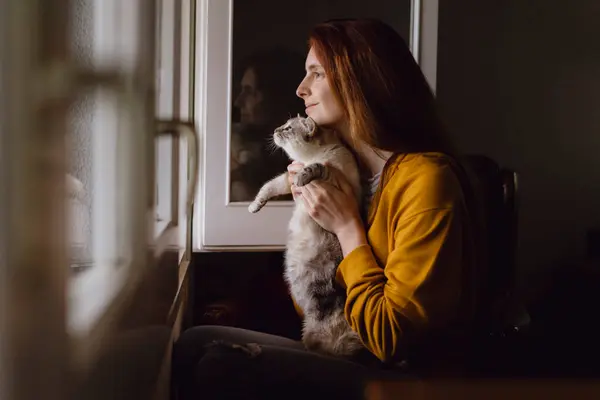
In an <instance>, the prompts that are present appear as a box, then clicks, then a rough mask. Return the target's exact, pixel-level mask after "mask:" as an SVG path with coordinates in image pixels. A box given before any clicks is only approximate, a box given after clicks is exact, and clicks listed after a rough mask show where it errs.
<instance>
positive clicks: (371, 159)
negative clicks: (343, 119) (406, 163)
mask: <svg viewBox="0 0 600 400" xmlns="http://www.w3.org/2000/svg"><path fill="white" fill-rule="evenodd" d="M336 131H337V132H338V134H339V135H340V137H342V138H343V140H344V141H347V140H350V139H349V138H351V135H350V129H349V127H348V125H347V124H344V125H342V126H337V127H336ZM346 144H348V142H346ZM350 147H353V148H354V151H355V153H356V156H357V157H358V159H359V160H358V161H359V162H360V163H361V164H362V166H363V167H364V168H366V169H368V170H369V172H370V174H371V176H373V175H376V174H378V173H380V172H381V170H383V167H384V166H385V163H386V162H387V160H388V159H389V158H390V157H391V156H392V153H391V152H389V151H383V150H378V151H375V149H373V148H372V147H371V146H369V145H368V144H366V143H364V142H361V143H355V146H350Z"/></svg>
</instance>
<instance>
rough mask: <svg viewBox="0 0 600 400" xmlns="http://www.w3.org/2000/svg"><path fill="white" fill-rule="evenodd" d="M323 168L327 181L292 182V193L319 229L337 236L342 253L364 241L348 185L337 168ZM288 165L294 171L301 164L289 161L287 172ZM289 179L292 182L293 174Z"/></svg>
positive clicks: (357, 211) (362, 229)
mask: <svg viewBox="0 0 600 400" xmlns="http://www.w3.org/2000/svg"><path fill="white" fill-rule="evenodd" d="M327 167H328V168H329V169H330V171H331V173H332V174H333V176H332V182H331V183H329V182H324V181H320V180H316V181H312V182H310V183H309V184H307V185H305V186H302V187H295V186H293V185H292V193H294V198H297V197H299V198H300V199H301V200H302V201H303V202H304V205H305V207H306V209H307V211H308V214H309V215H310V216H311V217H312V218H313V219H314V220H315V221H316V222H317V223H318V224H319V225H320V226H321V227H323V229H325V230H327V231H329V232H331V233H333V234H335V235H336V236H337V237H338V240H339V241H340V244H341V245H342V250H343V252H344V256H345V255H346V254H348V253H349V252H350V251H352V250H353V249H354V248H356V247H358V246H360V245H362V244H366V243H367V239H366V234H365V230H364V227H363V223H362V220H361V218H360V213H359V209H358V203H357V201H356V197H355V195H354V191H353V189H352V186H350V183H348V181H347V180H346V178H345V177H344V176H342V174H341V173H340V172H339V171H338V170H337V169H335V168H333V167H331V166H330V165H328V166H327ZM290 168H292V169H293V170H295V171H296V172H297V171H298V170H300V169H301V168H302V167H301V166H300V167H299V168H298V166H297V165H294V166H292V164H291V165H290V167H288V171H290ZM290 179H291V180H292V183H293V176H292V177H291V178H290Z"/></svg>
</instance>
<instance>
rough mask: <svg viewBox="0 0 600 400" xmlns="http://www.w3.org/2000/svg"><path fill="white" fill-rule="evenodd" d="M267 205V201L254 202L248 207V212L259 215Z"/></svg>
mask: <svg viewBox="0 0 600 400" xmlns="http://www.w3.org/2000/svg"><path fill="white" fill-rule="evenodd" d="M265 204H267V202H266V201H259V200H254V201H253V202H252V203H250V205H249V206H248V211H250V212H251V213H252V214H254V213H257V212H259V211H260V209H261V208H263V207H264V206H265Z"/></svg>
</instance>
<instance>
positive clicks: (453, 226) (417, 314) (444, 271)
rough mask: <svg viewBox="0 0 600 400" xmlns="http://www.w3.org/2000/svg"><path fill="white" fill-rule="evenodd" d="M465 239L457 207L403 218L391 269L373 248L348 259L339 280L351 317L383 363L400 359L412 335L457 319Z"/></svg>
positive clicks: (395, 237)
mask: <svg viewBox="0 0 600 400" xmlns="http://www.w3.org/2000/svg"><path fill="white" fill-rule="evenodd" d="M388 235H389V236H392V235H391V233H390V234H388ZM461 235H462V233H461V221H460V218H458V217H457V215H456V214H455V213H454V212H453V211H452V208H439V209H438V208H436V209H428V210H425V211H422V212H419V213H417V214H416V215H412V216H410V217H408V218H406V219H404V220H398V222H397V224H396V226H395V228H394V229H393V237H390V238H389V239H388V240H393V248H392V249H391V251H390V253H389V255H388V258H387V262H386V264H385V265H379V264H378V261H377V259H376V257H375V256H374V254H373V251H372V249H371V247H370V246H369V245H362V246H359V247H357V248H356V249H354V250H353V251H352V252H350V253H349V254H348V255H347V256H346V257H345V258H344V260H342V262H341V264H340V266H339V268H338V271H337V279H338V281H339V282H340V283H341V284H342V285H343V286H344V287H345V288H346V292H347V300H346V304H345V316H346V319H347V320H348V322H349V324H350V325H351V327H352V328H353V329H354V331H355V332H357V333H358V335H359V336H360V338H361V340H362V341H363V343H364V344H365V346H366V347H367V348H368V349H369V350H370V351H371V352H372V353H373V354H374V355H375V356H377V357H378V358H379V359H380V360H382V361H384V362H385V361H391V360H393V359H395V358H396V357H397V356H398V354H399V353H400V351H401V349H402V347H403V346H404V345H405V344H406V343H404V342H405V339H407V335H406V333H407V332H412V331H414V330H420V329H423V328H426V327H428V326H432V325H436V324H439V323H443V322H444V319H447V318H450V317H451V315H452V312H453V310H455V307H456V304H457V302H458V296H459V290H460V269H461V259H462V254H461V253H462V250H461V241H462V238H461Z"/></svg>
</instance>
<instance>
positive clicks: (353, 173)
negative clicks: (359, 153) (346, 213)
mask: <svg viewBox="0 0 600 400" xmlns="http://www.w3.org/2000/svg"><path fill="white" fill-rule="evenodd" d="M273 139H274V143H275V145H277V146H278V147H280V148H282V149H283V150H284V151H285V152H286V153H287V155H288V156H289V157H290V158H291V159H292V160H295V161H299V162H301V163H303V164H304V169H303V170H302V171H300V172H298V173H297V174H296V176H295V181H294V184H295V185H297V186H304V185H306V184H308V183H309V182H311V181H313V180H316V179H322V180H325V181H331V176H332V173H331V171H330V170H329V168H330V167H333V168H337V169H338V170H339V171H343V173H344V175H345V177H346V178H347V180H348V182H349V183H350V185H351V186H352V188H353V189H354V193H355V195H356V199H357V201H358V202H359V204H360V202H361V201H360V200H361V197H362V194H361V184H360V176H359V170H358V166H357V163H356V160H355V158H354V156H353V154H352V153H351V152H350V150H349V149H348V148H346V147H345V146H344V145H343V144H342V142H341V141H340V140H339V138H338V137H337V136H336V135H335V133H334V132H332V131H330V130H327V129H322V128H318V127H317V126H316V124H315V122H314V121H313V120H312V119H311V118H303V117H300V116H299V115H298V117H295V118H291V119H289V120H288V121H287V122H286V123H285V124H284V125H282V126H280V127H279V128H277V129H276V130H275V132H274V135H273ZM326 163H327V166H326V165H325V164H326ZM290 192H291V189H290V186H289V182H288V173H287V172H286V173H284V174H281V175H279V176H277V177H275V178H273V179H272V180H270V181H269V182H267V183H266V184H264V185H263V186H262V188H261V189H260V191H259V192H258V194H257V196H256V198H255V200H254V201H253V202H252V203H251V204H250V206H249V207H248V210H249V211H250V212H252V213H255V212H258V211H259V210H260V209H261V208H262V207H263V206H264V205H265V204H266V203H267V201H268V200H269V199H270V198H273V197H275V196H278V195H281V194H287V193H290ZM342 258H343V255H342V250H341V247H340V244H339V242H338V240H337V238H336V236H335V235H334V234H332V233H331V232H328V231H326V230H324V229H323V228H321V226H319V225H318V224H317V223H316V222H315V221H314V220H313V219H312V217H311V216H310V215H309V214H308V213H307V211H306V209H305V207H304V203H303V202H302V201H301V200H297V201H296V206H295V209H294V212H293V215H292V219H291V220H290V223H289V237H288V242H287V246H286V253H285V275H284V276H285V280H286V282H287V284H288V286H289V288H290V290H291V293H292V295H293V297H294V300H295V301H296V303H297V304H298V306H300V308H301V309H302V311H303V313H304V326H303V330H302V341H303V343H304V345H305V346H306V348H307V349H309V350H312V351H317V352H320V353H325V354H329V355H334V356H341V357H351V356H352V355H354V354H356V353H357V352H358V351H359V350H362V349H364V347H363V345H362V343H361V341H360V339H359V337H358V335H357V334H356V333H355V332H354V331H353V330H352V329H351V328H350V326H349V325H348V322H347V321H346V319H345V317H344V303H345V299H346V293H345V291H344V289H343V288H342V287H340V286H339V284H338V283H337V282H336V280H335V273H336V270H337V267H338V265H339V263H340V261H341V260H342Z"/></svg>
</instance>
